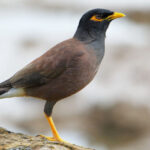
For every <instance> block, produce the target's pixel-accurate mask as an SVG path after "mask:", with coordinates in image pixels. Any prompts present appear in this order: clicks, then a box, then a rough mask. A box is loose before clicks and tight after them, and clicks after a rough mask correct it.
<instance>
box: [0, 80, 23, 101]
mask: <svg viewBox="0 0 150 150" xmlns="http://www.w3.org/2000/svg"><path fill="white" fill-rule="evenodd" d="M19 96H25V92H24V89H23V88H13V86H12V85H11V83H10V81H9V80H7V81H4V82H2V83H0V99H3V98H10V97H19Z"/></svg>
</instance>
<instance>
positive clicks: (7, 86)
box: [0, 80, 12, 98]
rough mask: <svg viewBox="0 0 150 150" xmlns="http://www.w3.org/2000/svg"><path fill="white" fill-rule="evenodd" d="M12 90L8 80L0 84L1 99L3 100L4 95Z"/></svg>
mask: <svg viewBox="0 0 150 150" xmlns="http://www.w3.org/2000/svg"><path fill="white" fill-rule="evenodd" d="M11 88H12V86H11V83H10V82H9V80H6V81H4V82H2V83H0V98H3V95H4V94H5V93H7V92H8V91H9V90H10V89H11Z"/></svg>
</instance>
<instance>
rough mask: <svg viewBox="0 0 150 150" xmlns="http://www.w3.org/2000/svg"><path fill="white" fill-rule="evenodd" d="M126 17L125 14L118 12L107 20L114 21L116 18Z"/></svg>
mask: <svg viewBox="0 0 150 150" xmlns="http://www.w3.org/2000/svg"><path fill="white" fill-rule="evenodd" d="M125 16H126V15H125V14H123V13H118V12H114V13H113V14H112V15H110V16H108V17H107V18H106V19H107V20H113V19H116V18H121V17H125Z"/></svg>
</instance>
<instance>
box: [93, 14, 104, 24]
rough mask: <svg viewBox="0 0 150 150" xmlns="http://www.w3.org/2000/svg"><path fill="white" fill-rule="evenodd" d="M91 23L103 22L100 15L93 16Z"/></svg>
mask: <svg viewBox="0 0 150 150" xmlns="http://www.w3.org/2000/svg"><path fill="white" fill-rule="evenodd" d="M90 20H92V21H96V22H101V21H103V19H102V17H101V16H100V15H94V16H92V17H91V18H90Z"/></svg>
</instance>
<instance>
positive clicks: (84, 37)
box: [74, 27, 105, 44]
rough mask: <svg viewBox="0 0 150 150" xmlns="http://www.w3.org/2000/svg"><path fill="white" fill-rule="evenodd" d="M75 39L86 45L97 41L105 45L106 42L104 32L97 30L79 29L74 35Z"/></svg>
mask: <svg viewBox="0 0 150 150" xmlns="http://www.w3.org/2000/svg"><path fill="white" fill-rule="evenodd" d="M74 38H76V39H77V40H79V41H82V42H84V43H91V42H93V41H97V42H99V43H101V44H103V43H104V41H105V32H104V31H102V30H97V29H96V28H93V29H92V30H89V29H86V28H84V29H83V28H82V27H79V28H78V29H77V31H76V33H75V35H74Z"/></svg>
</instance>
